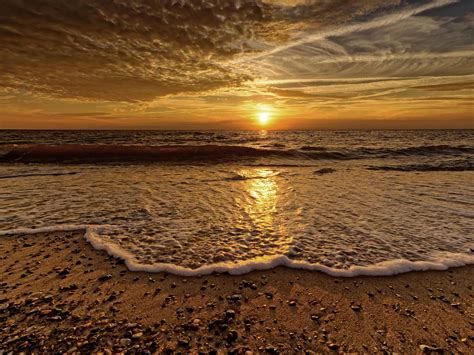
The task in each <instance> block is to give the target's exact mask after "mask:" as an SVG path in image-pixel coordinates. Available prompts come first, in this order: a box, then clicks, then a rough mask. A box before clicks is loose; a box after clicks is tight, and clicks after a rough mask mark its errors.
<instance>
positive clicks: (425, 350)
mask: <svg viewBox="0 0 474 355" xmlns="http://www.w3.org/2000/svg"><path fill="white" fill-rule="evenodd" d="M420 350H421V351H422V352H423V353H433V352H434V353H439V354H442V353H444V350H443V348H438V347H436V346H429V345H425V344H421V345H420Z"/></svg>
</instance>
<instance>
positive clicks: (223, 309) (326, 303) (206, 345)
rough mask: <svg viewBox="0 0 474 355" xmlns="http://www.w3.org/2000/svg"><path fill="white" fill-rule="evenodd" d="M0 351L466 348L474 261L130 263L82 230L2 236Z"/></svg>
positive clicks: (473, 322) (471, 324)
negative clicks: (189, 268) (383, 266)
mask: <svg viewBox="0 0 474 355" xmlns="http://www.w3.org/2000/svg"><path fill="white" fill-rule="evenodd" d="M0 274H1V275H2V277H1V281H0V351H1V350H3V351H16V352H19V351H26V352H32V351H35V352H43V353H44V352H48V353H50V352H59V351H63V352H64V351H69V352H84V353H87V352H105V353H111V352H121V351H130V352H143V351H149V352H151V353H162V352H168V353H198V352H205V353H208V352H214V353H228V352H231V353H236V354H241V353H242V354H245V353H247V354H251V353H307V354H311V353H314V352H316V353H320V352H331V351H333V352H365V353H373V352H403V353H423V352H424V353H430V352H437V353H441V352H448V353H449V352H463V353H469V352H472V351H473V349H474V292H473V287H474V286H473V285H474V266H469V267H462V268H456V269H451V270H448V271H428V272H411V273H406V274H401V275H398V276H393V277H356V278H334V277H330V276H327V275H325V274H322V273H318V272H311V271H304V270H293V269H288V268H283V267H279V268H276V269H273V270H267V271H256V272H252V273H249V274H246V275H242V276H230V275H219V274H214V275H210V276H203V277H192V278H184V277H180V276H175V275H170V274H165V273H158V274H147V273H139V272H130V271H128V269H127V268H126V266H125V265H123V263H122V262H121V261H120V260H117V259H114V258H112V257H110V256H108V255H107V254H105V253H104V252H100V251H97V250H94V249H93V248H92V247H91V246H90V245H89V244H88V243H87V242H86V241H85V240H84V239H83V232H68V233H62V232H61V233H42V234H40V233H38V234H35V235H23V236H19V235H14V236H9V235H7V236H0Z"/></svg>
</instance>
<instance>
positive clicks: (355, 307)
mask: <svg viewBox="0 0 474 355" xmlns="http://www.w3.org/2000/svg"><path fill="white" fill-rule="evenodd" d="M351 309H352V310H353V311H354V312H360V311H361V310H362V309H361V308H360V307H359V306H351Z"/></svg>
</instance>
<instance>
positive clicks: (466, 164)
mask: <svg viewBox="0 0 474 355" xmlns="http://www.w3.org/2000/svg"><path fill="white" fill-rule="evenodd" d="M367 169H368V170H381V171H403V172H416V171H419V172H425V171H426V172H429V171H474V162H473V161H471V160H454V161H446V162H441V163H433V164H409V165H386V166H385V165H382V166H370V167H368V168H367Z"/></svg>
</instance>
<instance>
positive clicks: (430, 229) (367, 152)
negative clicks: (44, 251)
mask: <svg viewBox="0 0 474 355" xmlns="http://www.w3.org/2000/svg"><path fill="white" fill-rule="evenodd" d="M473 171H474V130H436V131H428V130H426V131H425V130H423V131H232V132H230V131H199V132H186V131H8V130H3V131H0V201H1V202H0V234H10V233H14V232H18V233H34V232H38V231H61V230H64V231H66V230H77V229H84V230H85V238H86V239H87V240H88V241H89V242H90V243H91V244H92V245H93V246H94V247H95V248H97V249H103V250H106V251H108V252H109V253H110V254H112V255H114V256H116V257H120V258H123V259H124V260H125V261H126V264H127V266H128V267H129V268H130V269H131V270H142V271H149V272H158V271H169V272H172V273H176V274H181V275H202V274H208V273H211V272H229V273H231V274H242V273H246V272H249V271H251V270H255V269H271V268H273V267H275V266H278V265H285V266H288V267H295V268H303V269H311V270H320V271H322V272H325V273H328V274H331V275H337V276H357V275H392V274H396V273H400V272H407V271H411V270H428V269H436V270H443V269H446V268H448V267H452V266H461V265H466V264H473V263H474V174H473Z"/></svg>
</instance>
